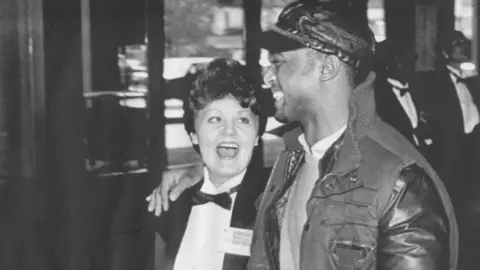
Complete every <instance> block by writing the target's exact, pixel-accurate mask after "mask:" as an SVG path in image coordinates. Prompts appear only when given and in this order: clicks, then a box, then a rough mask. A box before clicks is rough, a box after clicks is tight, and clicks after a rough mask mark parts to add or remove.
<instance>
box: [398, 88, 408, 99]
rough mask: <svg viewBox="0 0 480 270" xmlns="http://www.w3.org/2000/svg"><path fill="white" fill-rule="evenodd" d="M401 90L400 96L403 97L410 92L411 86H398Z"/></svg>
mask: <svg viewBox="0 0 480 270" xmlns="http://www.w3.org/2000/svg"><path fill="white" fill-rule="evenodd" d="M395 89H397V90H398V91H399V92H400V96H401V97H403V96H404V95H405V94H406V93H408V92H409V91H410V89H409V88H396V87H395Z"/></svg>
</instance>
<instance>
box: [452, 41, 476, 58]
mask: <svg viewBox="0 0 480 270" xmlns="http://www.w3.org/2000/svg"><path fill="white" fill-rule="evenodd" d="M470 48H471V47H470V42H469V41H468V40H460V41H458V42H455V44H454V45H453V46H452V49H451V51H450V55H449V56H450V60H451V61H452V62H456V63H463V62H468V61H470V53H471V52H470Z"/></svg>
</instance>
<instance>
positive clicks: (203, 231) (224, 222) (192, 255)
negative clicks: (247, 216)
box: [174, 168, 246, 270]
mask: <svg viewBox="0 0 480 270" xmlns="http://www.w3.org/2000/svg"><path fill="white" fill-rule="evenodd" d="M245 172H246V171H244V172H242V173H241V174H239V175H237V176H235V177H233V178H232V179H230V180H229V181H227V182H226V183H225V184H223V185H222V186H220V187H218V188H216V187H215V186H214V185H213V183H212V182H211V181H210V177H209V173H208V170H207V169H206V168H204V179H205V181H204V183H203V185H202V187H201V189H200V191H202V192H205V193H209V194H218V193H222V192H226V191H228V190H230V189H231V188H233V187H235V186H237V185H238V184H240V183H241V182H242V180H243V177H244V176H245ZM230 196H231V198H232V208H231V210H226V209H223V208H222V207H220V206H218V205H217V204H215V203H206V204H202V205H196V206H193V207H192V211H191V213H190V217H189V219H188V224H187V228H186V230H185V234H184V236H183V239H182V243H181V245H180V249H179V250H178V254H177V257H176V258H175V266H174V270H221V269H222V267H223V259H224V257H225V253H223V252H220V251H218V247H219V241H220V239H221V237H220V236H221V235H222V233H223V231H224V230H225V229H228V228H229V227H230V220H231V218H232V210H233V206H234V203H235V198H236V196H237V193H233V194H231V195H230Z"/></svg>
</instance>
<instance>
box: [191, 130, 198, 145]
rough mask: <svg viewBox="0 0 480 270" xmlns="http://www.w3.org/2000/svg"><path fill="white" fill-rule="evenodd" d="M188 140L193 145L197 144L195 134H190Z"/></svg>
mask: <svg viewBox="0 0 480 270" xmlns="http://www.w3.org/2000/svg"><path fill="white" fill-rule="evenodd" d="M190 140H191V141H192V143H193V144H198V138H197V134H195V133H193V132H190Z"/></svg>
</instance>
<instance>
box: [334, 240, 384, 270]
mask: <svg viewBox="0 0 480 270" xmlns="http://www.w3.org/2000/svg"><path fill="white" fill-rule="evenodd" d="M330 254H331V256H332V258H333V262H334V265H335V267H336V268H335V269H338V270H352V269H354V270H360V269H362V270H363V269H368V270H374V269H376V264H375V261H376V245H375V244H373V243H360V242H352V241H348V240H333V241H332V242H331V245H330Z"/></svg>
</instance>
